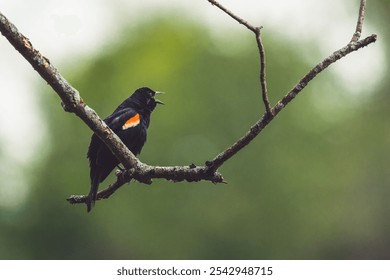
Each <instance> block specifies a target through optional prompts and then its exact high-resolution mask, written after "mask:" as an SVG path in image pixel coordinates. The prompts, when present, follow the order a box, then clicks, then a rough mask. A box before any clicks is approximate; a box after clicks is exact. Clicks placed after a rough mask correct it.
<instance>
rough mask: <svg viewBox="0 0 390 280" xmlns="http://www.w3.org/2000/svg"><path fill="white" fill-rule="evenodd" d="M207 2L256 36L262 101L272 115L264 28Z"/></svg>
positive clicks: (215, 2) (219, 5) (211, 0)
mask: <svg viewBox="0 0 390 280" xmlns="http://www.w3.org/2000/svg"><path fill="white" fill-rule="evenodd" d="M207 1H209V2H210V3H211V4H212V5H214V6H216V7H218V8H219V9H221V10H222V11H223V12H225V13H226V14H228V15H229V16H230V17H231V18H233V19H234V20H236V21H237V22H238V23H240V24H242V25H244V26H245V27H246V28H248V29H249V30H251V31H252V32H253V33H254V34H255V36H256V43H257V48H258V49H259V56H260V85H261V96H262V100H263V103H264V106H265V110H266V111H267V113H268V114H270V115H272V114H273V112H272V110H271V105H270V103H269V99H268V91H267V82H266V78H265V50H264V46H263V43H262V41H261V31H260V30H261V29H262V26H260V27H255V26H253V25H251V24H250V23H249V22H247V21H246V20H244V19H242V18H240V17H239V16H237V15H235V14H233V13H232V12H231V11H230V10H228V9H227V8H225V7H224V6H223V5H221V4H220V3H219V2H217V1H216V0H207Z"/></svg>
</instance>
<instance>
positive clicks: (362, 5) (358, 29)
mask: <svg viewBox="0 0 390 280" xmlns="http://www.w3.org/2000/svg"><path fill="white" fill-rule="evenodd" d="M365 14H366V0H360V8H359V16H358V20H357V23H356V31H355V33H354V34H353V36H352V39H351V43H352V42H357V41H358V40H359V39H360V36H361V35H362V29H363V21H364V16H365Z"/></svg>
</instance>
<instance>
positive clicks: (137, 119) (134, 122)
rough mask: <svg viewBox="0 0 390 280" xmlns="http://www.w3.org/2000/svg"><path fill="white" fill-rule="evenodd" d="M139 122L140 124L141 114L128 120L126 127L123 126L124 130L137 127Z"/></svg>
mask: <svg viewBox="0 0 390 280" xmlns="http://www.w3.org/2000/svg"><path fill="white" fill-rule="evenodd" d="M139 122H140V116H139V114H136V115H135V116H133V117H131V118H130V119H128V120H127V121H126V122H125V124H124V125H122V129H123V130H125V129H128V128H130V127H134V126H137V125H138V124H139Z"/></svg>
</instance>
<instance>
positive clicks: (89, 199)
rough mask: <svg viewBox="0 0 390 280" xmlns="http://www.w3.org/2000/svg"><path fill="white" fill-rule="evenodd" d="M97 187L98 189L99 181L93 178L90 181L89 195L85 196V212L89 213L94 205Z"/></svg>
mask: <svg viewBox="0 0 390 280" xmlns="http://www.w3.org/2000/svg"><path fill="white" fill-rule="evenodd" d="M98 187H99V179H98V178H96V176H95V178H93V179H92V181H91V190H90V191H89V194H88V196H87V201H86V202H85V203H86V204H87V212H90V211H91V210H92V207H93V206H94V205H95V202H96V198H97V193H98Z"/></svg>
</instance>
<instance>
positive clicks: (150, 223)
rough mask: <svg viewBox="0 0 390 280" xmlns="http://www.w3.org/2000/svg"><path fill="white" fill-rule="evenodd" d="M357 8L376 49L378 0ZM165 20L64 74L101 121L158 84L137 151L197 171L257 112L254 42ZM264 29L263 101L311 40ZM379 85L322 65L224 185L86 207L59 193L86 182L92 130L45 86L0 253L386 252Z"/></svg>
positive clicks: (285, 84)
mask: <svg viewBox="0 0 390 280" xmlns="http://www.w3.org/2000/svg"><path fill="white" fill-rule="evenodd" d="M370 9H371V10H370V13H369V14H368V20H370V22H371V24H373V25H374V26H375V27H376V28H377V29H378V33H379V32H381V34H383V35H385V36H383V37H380V38H379V39H380V40H387V41H386V43H387V44H388V43H389V42H388V37H386V36H387V35H388V34H389V30H388V28H384V27H386V26H389V18H388V16H387V12H386V11H389V4H388V1H382V2H378V3H376V6H374V5H372V6H371V7H370ZM370 15H371V16H370ZM373 15H376V16H373ZM167 18H168V17H164V16H162V17H160V18H157V19H154V20H153V22H147V21H146V22H141V23H140V24H139V25H138V26H136V27H132V29H131V32H130V31H129V32H123V34H127V35H126V36H124V37H123V38H120V39H118V41H116V42H115V43H113V45H112V46H111V48H110V49H108V50H105V51H104V52H102V53H100V54H98V55H97V56H96V57H89V58H88V59H87V60H86V61H80V63H79V64H77V65H66V66H65V70H64V71H62V72H63V74H64V76H65V77H66V78H67V79H68V80H69V81H70V82H71V84H72V85H73V86H75V87H76V88H77V89H78V90H79V91H80V93H81V95H82V97H83V98H84V100H85V101H86V102H87V104H88V105H90V106H91V107H92V108H94V109H95V110H96V111H97V112H98V113H99V115H100V116H101V117H106V116H107V115H109V114H110V113H111V112H112V111H113V110H114V109H115V108H116V106H117V105H118V104H119V103H120V102H122V100H123V99H125V98H126V97H127V96H128V95H129V94H130V93H132V92H133V91H134V89H136V88H138V87H141V86H149V87H151V88H153V89H155V90H160V91H165V92H166V94H165V95H163V96H161V99H162V100H163V101H164V102H165V103H166V105H165V106H161V107H158V108H157V109H156V111H155V112H154V113H153V116H152V121H151V126H150V128H149V138H148V142H147V144H146V145H145V147H144V150H143V152H142V154H141V156H140V158H141V160H142V161H144V162H146V163H148V164H156V165H189V164H191V163H195V164H197V165H198V164H199V165H200V164H203V163H204V162H205V161H206V160H209V159H211V158H212V157H213V156H215V155H216V154H217V153H219V152H221V151H222V150H223V149H225V148H226V147H228V146H229V145H230V144H232V143H233V142H234V141H235V140H236V139H237V138H238V137H240V136H242V135H243V134H244V133H245V132H246V131H247V130H248V128H249V127H250V125H252V124H253V123H254V122H255V121H256V120H257V119H258V118H259V117H260V116H261V115H262V113H263V105H262V103H261V98H260V89H259V82H258V54H257V49H256V45H255V42H254V40H253V36H252V34H250V33H249V32H247V31H245V30H243V31H242V34H241V35H240V34H238V35H237V34H236V35H234V36H235V37H233V38H231V43H230V44H226V39H224V41H223V42H222V41H220V42H218V39H215V38H212V36H211V35H210V34H209V33H208V31H207V29H206V28H205V27H199V26H196V25H195V24H193V23H188V22H186V21H185V20H184V19H181V20H180V19H176V18H175V21H174V22H173V21H172V20H167ZM271 33H272V32H271V31H264V38H263V39H264V42H265V44H266V51H267V63H268V64H267V66H268V68H267V77H268V85H269V92H270V99H271V101H272V103H273V104H274V103H275V102H276V101H277V100H279V99H280V98H281V97H282V96H283V95H284V94H285V93H286V92H287V91H288V90H289V89H291V88H292V87H293V86H294V85H295V84H296V82H297V81H298V80H299V79H300V78H301V77H302V76H303V75H304V74H305V73H306V72H307V71H308V70H309V69H310V68H311V67H312V66H313V63H307V60H306V59H304V55H305V51H308V52H312V50H310V48H311V46H310V45H308V46H307V50H302V45H299V47H294V44H295V43H294V42H293V41H289V42H288V43H286V39H284V38H277V37H275V36H270V35H271ZM351 34H352V32H351ZM347 39H349V38H347ZM235 42H239V43H237V44H238V45H239V47H237V46H236V45H237V44H235ZM371 47H374V46H370V48H371ZM358 55H361V56H364V50H362V51H361V52H360V53H359V54H358ZM321 58H322V57H320V56H318V59H317V60H316V61H319V60H320V59H321ZM386 59H387V60H388V57H386ZM386 63H388V61H386ZM363 67H364V66H363ZM367 71H370V70H369V69H367ZM386 75H387V74H386ZM388 87H389V80H384V81H383V82H382V83H381V84H379V85H378V86H377V87H376V88H372V90H371V92H366V93H364V96H361V95H359V96H355V95H351V94H346V93H345V89H344V88H343V87H342V86H341V85H340V84H339V82H338V78H337V76H335V75H334V74H332V72H331V71H326V72H324V73H322V74H321V75H320V76H319V77H318V78H317V79H315V80H314V81H313V82H312V83H311V84H310V85H309V86H308V87H307V88H306V89H305V90H304V92H302V94H301V95H300V96H299V97H298V98H297V99H296V100H295V101H294V102H293V103H292V104H291V105H290V106H288V107H287V108H286V109H285V110H284V111H283V112H282V113H281V114H280V115H279V116H278V117H277V118H276V119H275V120H274V121H273V122H272V123H271V125H270V126H269V127H267V128H266V129H265V130H264V131H263V133H262V134H261V135H260V136H259V137H258V138H257V139H256V140H255V141H253V143H251V144H250V145H249V146H248V147H246V148H245V149H244V150H243V151H242V152H240V153H239V154H238V155H236V156H235V157H234V158H232V159H231V160H230V161H228V162H227V163H226V164H225V165H224V166H223V167H222V168H221V169H220V171H221V172H222V173H223V174H224V176H225V179H226V180H227V181H228V184H227V185H224V184H220V185H213V184H211V183H208V182H200V183H172V182H167V181H164V180H155V181H154V183H153V184H152V185H150V186H147V185H142V184H140V183H137V182H132V183H131V184H129V185H126V186H124V187H122V188H121V189H120V190H119V191H117V192H116V193H115V194H114V195H113V196H112V197H111V198H110V199H108V200H105V201H99V202H97V205H96V207H95V208H94V210H93V211H92V212H91V213H90V214H87V213H86V208H85V206H84V205H70V204H68V203H67V202H66V200H65V199H66V198H67V197H68V196H69V195H71V194H86V193H87V192H88V190H89V169H88V161H87V159H86V150H87V147H88V144H89V140H90V136H91V131H90V130H89V129H88V128H87V127H86V126H85V125H84V124H83V123H82V122H81V121H80V120H79V119H78V118H76V117H74V116H72V115H70V114H66V113H63V111H62V109H61V107H60V106H59V100H58V97H57V96H56V95H55V94H52V92H50V89H48V88H47V87H44V86H43V83H42V89H44V90H46V91H48V94H45V95H44V97H43V98H42V100H41V110H42V111H43V114H44V116H45V121H46V122H47V126H48V131H49V137H48V143H45V147H46V149H45V151H44V152H43V155H42V157H40V158H39V159H36V161H35V162H34V163H33V164H31V167H30V168H29V171H28V174H26V176H28V181H29V186H30V187H31V189H32V190H31V191H30V193H29V196H28V198H27V199H26V202H25V203H24V204H23V205H21V206H20V207H19V208H17V210H15V209H7V208H4V209H1V213H0V226H1V232H0V245H1V250H0V258H2V259H388V258H389V257H390V250H389V247H390V222H389V213H390V205H389V203H388V200H389V197H390V188H389V186H390V179H389V175H390V172H389V166H390V159H389V143H390V128H389V124H388V120H389V117H390V110H389V109H390V106H389V101H390V96H389V93H388V90H387V89H388ZM1 155H2V153H1V150H0V157H1ZM2 168H6V167H4V166H3V167H2ZM113 180H114V176H113V175H112V176H111V177H109V178H108V179H107V180H106V181H105V183H104V184H102V185H101V187H104V186H107V185H108V184H109V183H110V182H112V181H113Z"/></svg>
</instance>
